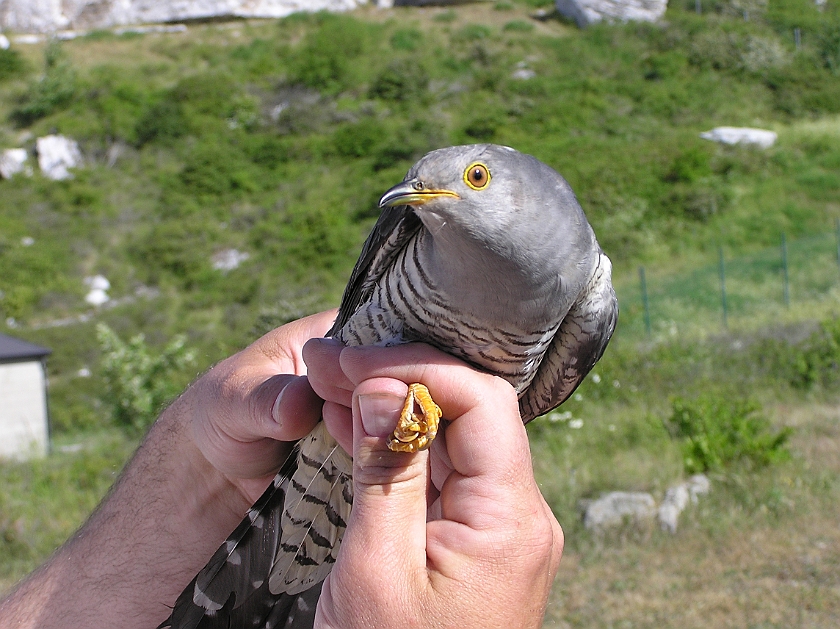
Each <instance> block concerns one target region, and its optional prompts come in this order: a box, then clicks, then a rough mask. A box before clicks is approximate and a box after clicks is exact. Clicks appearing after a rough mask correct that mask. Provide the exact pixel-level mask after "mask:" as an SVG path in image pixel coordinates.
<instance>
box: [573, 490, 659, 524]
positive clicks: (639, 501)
mask: <svg viewBox="0 0 840 629" xmlns="http://www.w3.org/2000/svg"><path fill="white" fill-rule="evenodd" d="M655 514H656V502H655V501H654V499H653V496H651V495H650V494H648V493H645V492H628V491H613V492H610V493H608V494H604V495H603V496H601V497H600V498H599V499H598V500H594V501H592V502H591V503H589V505H587V507H586V511H585V513H584V516H583V525H584V526H585V527H586V528H587V529H590V530H594V531H603V530H605V529H609V528H612V527H616V526H621V525H623V524H625V523H632V524H635V525H643V524H645V523H646V522H648V521H651V520H653V518H654V515H655Z"/></svg>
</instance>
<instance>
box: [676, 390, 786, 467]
mask: <svg viewBox="0 0 840 629" xmlns="http://www.w3.org/2000/svg"><path fill="white" fill-rule="evenodd" d="M760 411H761V406H760V405H759V404H758V403H756V402H754V401H752V400H746V399H737V398H729V397H722V396H720V395H717V396H716V395H710V394H707V395H704V396H701V397H699V398H697V399H694V400H686V399H683V398H676V399H675V400H673V402H672V413H671V417H670V418H669V419H668V420H667V421H666V423H665V425H666V428H667V429H668V431H669V433H670V434H671V436H672V437H674V438H676V439H679V440H680V441H682V448H683V464H684V466H685V471H686V472H687V473H688V474H693V473H697V472H708V471H721V470H724V469H726V468H729V467H731V466H733V465H735V464H744V465H747V466H750V467H754V468H755V467H764V466H767V465H769V464H771V463H774V462H776V461H779V460H782V459H784V458H786V457H787V456H788V452H787V449H786V448H785V444H786V443H787V441H788V439H789V437H790V434H791V429H790V428H784V429H782V430H780V431H778V432H772V431H771V430H770V422H769V421H768V420H767V419H766V418H765V417H763V416H762V415H760V414H759V413H760Z"/></svg>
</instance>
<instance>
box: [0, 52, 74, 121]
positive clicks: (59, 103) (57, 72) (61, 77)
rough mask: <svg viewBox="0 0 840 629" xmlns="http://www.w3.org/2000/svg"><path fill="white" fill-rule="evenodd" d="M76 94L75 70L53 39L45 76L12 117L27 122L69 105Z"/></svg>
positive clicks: (45, 57) (45, 55)
mask: <svg viewBox="0 0 840 629" xmlns="http://www.w3.org/2000/svg"><path fill="white" fill-rule="evenodd" d="M75 94H76V72H75V70H73V68H72V66H71V65H70V62H69V61H68V60H67V58H66V57H65V55H64V51H63V50H62V49H61V45H60V44H59V43H58V41H56V40H53V41H51V42H50V44H49V45H48V46H47V49H46V51H45V52H44V76H43V77H42V78H41V79H40V80H39V81H37V82H36V83H33V84H32V85H31V86H30V88H29V91H28V93H27V94H26V96H25V97H24V99H23V102H22V103H21V104H20V106H19V107H17V108H16V109H15V110H14V112H12V118H13V119H14V120H15V121H16V122H17V123H18V124H20V125H22V126H28V125H30V124H32V123H33V122H35V121H36V120H39V119H41V118H45V117H47V116H49V115H50V114H52V113H54V112H56V111H58V110H60V109H62V108H64V107H66V106H67V105H69V104H70V102H71V101H72V100H73V97H74V96H75Z"/></svg>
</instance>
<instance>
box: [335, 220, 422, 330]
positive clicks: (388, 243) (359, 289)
mask: <svg viewBox="0 0 840 629" xmlns="http://www.w3.org/2000/svg"><path fill="white" fill-rule="evenodd" d="M422 225H423V224H422V223H421V222H420V219H419V218H418V217H417V215H416V214H415V213H414V212H413V211H412V210H411V208H410V207H408V206H407V205H400V206H396V207H391V208H385V209H384V210H383V211H382V213H381V214H380V215H379V220H377V221H376V225H374V226H373V230H372V231H371V233H370V235H369V236H368V238H367V240H366V241H365V244H364V245H363V246H362V253H361V254H360V255H359V260H358V262H356V266H355V267H354V268H353V273H352V274H351V275H350V280H349V281H348V282H347V288H345V289H344V295H343V296H342V298H341V306H340V307H339V309H338V316H337V317H336V320H335V323H333V326H332V329H331V330H330V331H329V332H328V333H327V336H335V334H336V333H338V331H339V330H340V329H341V328H343V327H344V325H345V324H346V323H347V321H348V320H349V319H350V317H352V316H353V314H354V313H355V312H356V311H357V310H358V309H359V307H360V306H361V305H362V304H363V303H365V302H366V301H367V299H368V297H370V294H371V292H372V291H373V288H374V286H375V285H376V282H377V280H378V279H379V278H380V277H382V274H383V273H384V272H385V271H386V270H387V269H388V268H389V267H390V266H391V264H392V263H393V261H394V259H395V258H396V256H397V254H399V252H400V250H402V248H403V247H404V246H405V244H406V243H407V242H408V241H409V240H410V239H411V238H412V237H413V236H414V234H416V233H417V232H418V231H419V230H420V228H421V226H422Z"/></svg>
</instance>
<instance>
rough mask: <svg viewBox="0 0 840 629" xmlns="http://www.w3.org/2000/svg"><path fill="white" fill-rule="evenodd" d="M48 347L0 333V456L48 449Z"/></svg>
mask: <svg viewBox="0 0 840 629" xmlns="http://www.w3.org/2000/svg"><path fill="white" fill-rule="evenodd" d="M51 353H52V352H51V350H49V349H47V348H46V347H41V346H40V345H35V344H33V343H27V342H26V341H22V340H20V339H16V338H12V337H11V336H6V335H5V334H0V458H2V457H13V458H18V459H25V458H30V457H34V456H43V455H45V454H46V453H47V451H48V450H49V440H50V428H49V413H48V409H47V365H46V360H47V356H49V355H50V354H51Z"/></svg>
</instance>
